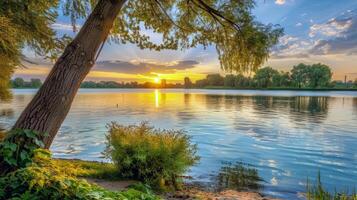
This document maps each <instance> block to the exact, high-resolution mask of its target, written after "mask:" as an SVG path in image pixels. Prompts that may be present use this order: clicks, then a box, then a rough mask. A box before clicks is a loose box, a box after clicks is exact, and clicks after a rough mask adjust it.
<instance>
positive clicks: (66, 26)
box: [51, 23, 81, 31]
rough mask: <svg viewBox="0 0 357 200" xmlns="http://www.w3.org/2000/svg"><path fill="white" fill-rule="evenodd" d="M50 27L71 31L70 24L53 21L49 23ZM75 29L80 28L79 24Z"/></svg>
mask: <svg viewBox="0 0 357 200" xmlns="http://www.w3.org/2000/svg"><path fill="white" fill-rule="evenodd" d="M51 28H53V29H54V30H62V31H73V26H72V24H64V23H54V24H52V25H51ZM76 28H77V30H78V29H80V28H81V26H80V25H76Z"/></svg>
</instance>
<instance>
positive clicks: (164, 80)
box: [161, 79, 166, 88]
mask: <svg viewBox="0 0 357 200" xmlns="http://www.w3.org/2000/svg"><path fill="white" fill-rule="evenodd" d="M161 88H166V79H161Z"/></svg>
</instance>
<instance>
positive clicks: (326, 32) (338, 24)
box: [309, 18, 353, 37]
mask: <svg viewBox="0 0 357 200" xmlns="http://www.w3.org/2000/svg"><path fill="white" fill-rule="evenodd" d="M352 23H353V21H352V19H351V18H347V19H346V18H345V19H336V18H332V19H330V20H329V21H328V22H327V23H323V24H314V25H312V26H311V27H310V33H309V36H310V37H316V36H328V37H340V36H341V35H342V34H343V33H344V32H346V31H347V30H348V29H350V27H351V26H352Z"/></svg>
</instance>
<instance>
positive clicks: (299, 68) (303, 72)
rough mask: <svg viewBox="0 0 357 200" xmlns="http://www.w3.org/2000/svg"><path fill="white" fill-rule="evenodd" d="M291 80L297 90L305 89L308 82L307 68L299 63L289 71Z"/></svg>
mask: <svg viewBox="0 0 357 200" xmlns="http://www.w3.org/2000/svg"><path fill="white" fill-rule="evenodd" d="M291 79H292V82H293V84H294V85H295V86H297V87H298V88H302V87H306V86H307V85H308V82H309V66H308V65H305V64H303V63H300V64H298V65H296V66H294V67H293V69H292V70H291Z"/></svg>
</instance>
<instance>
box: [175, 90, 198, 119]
mask: <svg viewBox="0 0 357 200" xmlns="http://www.w3.org/2000/svg"><path fill="white" fill-rule="evenodd" d="M192 97H193V95H192V94H189V93H185V94H184V96H183V102H184V108H183V109H180V111H178V112H177V114H176V115H177V117H178V119H179V120H180V121H181V122H183V123H185V122H188V121H191V120H193V119H196V116H195V115H194V112H193V111H192V109H191V108H192V101H193V100H192Z"/></svg>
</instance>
